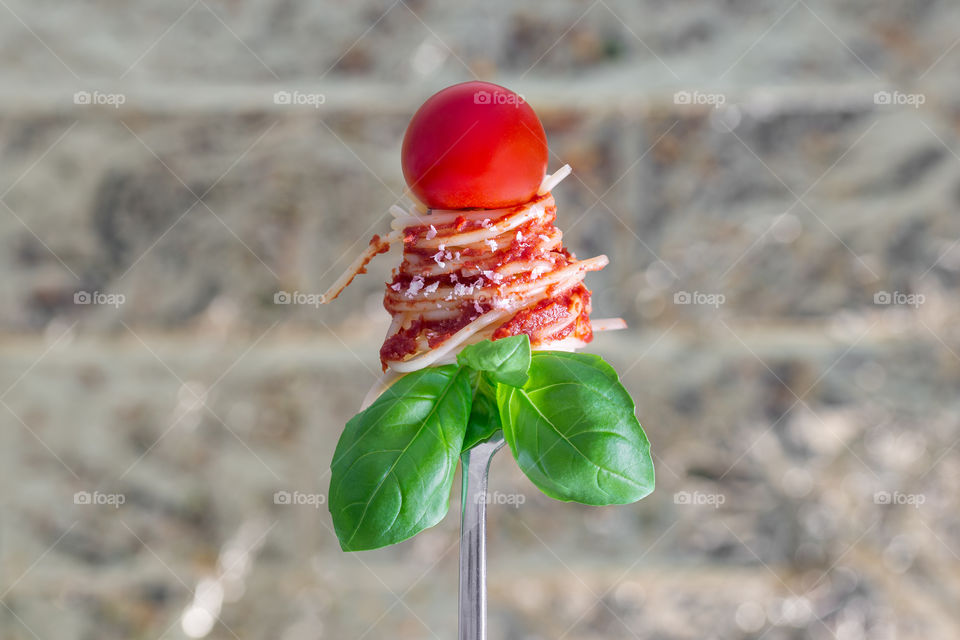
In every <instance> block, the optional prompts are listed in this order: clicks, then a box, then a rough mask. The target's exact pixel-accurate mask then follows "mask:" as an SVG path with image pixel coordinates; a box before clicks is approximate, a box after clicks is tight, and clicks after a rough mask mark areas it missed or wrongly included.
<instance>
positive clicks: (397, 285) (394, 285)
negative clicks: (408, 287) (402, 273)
mask: <svg viewBox="0 0 960 640" xmlns="http://www.w3.org/2000/svg"><path fill="white" fill-rule="evenodd" d="M390 288H391V289H393V290H394V291H400V283H399V282H394V283H393V284H392V285H390Z"/></svg>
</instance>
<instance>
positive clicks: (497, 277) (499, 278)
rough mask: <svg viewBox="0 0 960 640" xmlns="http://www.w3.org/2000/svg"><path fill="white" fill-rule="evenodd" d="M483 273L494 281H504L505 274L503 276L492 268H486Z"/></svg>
mask: <svg viewBox="0 0 960 640" xmlns="http://www.w3.org/2000/svg"><path fill="white" fill-rule="evenodd" d="M483 275H484V276H485V277H486V278H487V280H491V281H493V282H502V281H503V276H502V275H500V274H499V273H497V272H496V271H492V270H490V269H485V270H484V271H483Z"/></svg>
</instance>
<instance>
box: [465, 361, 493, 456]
mask: <svg viewBox="0 0 960 640" xmlns="http://www.w3.org/2000/svg"><path fill="white" fill-rule="evenodd" d="M473 375H474V381H473V406H472V407H471V408H470V419H469V421H468V422H467V433H466V435H465V436H464V437H463V450H464V451H466V450H467V449H471V448H473V447H474V446H476V445H478V444H480V443H481V442H483V441H484V440H488V439H489V438H491V437H493V435H494V434H495V433H496V432H497V431H499V430H500V410H499V409H498V408H497V390H496V384H497V383H495V382H491V381H490V380H489V378H488V377H487V375H486V374H485V373H481V372H474V374H473Z"/></svg>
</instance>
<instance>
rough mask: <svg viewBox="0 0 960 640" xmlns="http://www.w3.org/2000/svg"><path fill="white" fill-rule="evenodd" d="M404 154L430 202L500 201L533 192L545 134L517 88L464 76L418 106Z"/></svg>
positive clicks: (412, 181) (414, 182) (486, 204)
mask: <svg viewBox="0 0 960 640" xmlns="http://www.w3.org/2000/svg"><path fill="white" fill-rule="evenodd" d="M401 159H402V163H403V177H404V178H405V179H406V181H407V185H408V186H409V187H410V191H412V192H413V194H414V195H416V196H417V197H418V198H419V199H420V200H421V201H423V202H424V203H425V204H426V205H427V206H428V207H430V208H432V209H471V208H482V209H497V208H501V207H510V206H513V205H517V204H522V203H524V202H527V201H528V200H530V199H531V198H533V197H534V196H535V195H536V193H537V188H538V187H539V186H540V182H541V181H542V180H543V176H544V173H545V172H546V170H547V137H546V135H545V134H544V132H543V125H542V124H540V119H539V118H537V114H536V113H534V112H533V109H532V108H531V107H530V105H529V104H527V103H526V102H525V101H524V100H523V98H521V97H520V96H518V95H517V94H515V93H514V92H513V91H510V90H509V89H505V88H503V87H501V86H499V85H495V84H491V83H489V82H464V83H462V84H455V85H453V86H452V87H447V88H446V89H444V90H442V91H440V92H439V93H435V94H434V95H433V96H431V97H430V99H429V100H427V101H426V102H425V103H423V106H421V107H420V108H419V109H418V110H417V112H416V113H415V114H414V115H413V119H412V120H411V121H410V125H409V126H408V127H407V133H406V135H404V137H403V149H402V152H401Z"/></svg>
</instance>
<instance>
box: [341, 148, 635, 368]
mask: <svg viewBox="0 0 960 640" xmlns="http://www.w3.org/2000/svg"><path fill="white" fill-rule="evenodd" d="M569 172H570V167H569V166H567V165H565V166H564V167H563V168H562V169H560V170H559V171H557V172H556V173H554V174H553V175H551V176H547V177H545V178H544V180H543V183H542V184H541V187H540V190H539V192H538V194H537V195H536V196H535V197H534V198H533V199H532V200H531V201H529V202H527V203H525V204H522V205H519V206H515V207H510V208H506V209H467V210H455V211H442V210H423V209H416V208H413V209H410V210H404V209H402V208H400V207H396V206H395V207H392V208H391V214H393V217H394V218H393V221H392V224H391V226H392V229H393V231H392V232H391V233H390V234H388V235H387V236H385V237H383V238H381V237H379V236H374V237H373V239H372V240H371V242H370V245H369V246H368V247H367V249H366V250H365V251H364V252H363V253H362V254H361V255H360V256H358V257H357V259H356V260H355V261H354V263H353V264H352V265H351V266H350V267H349V268H348V269H347V271H346V272H345V273H344V274H343V275H342V276H341V277H340V278H338V279H337V280H336V282H334V284H333V286H331V287H330V290H329V291H328V292H327V293H326V294H324V299H323V301H324V302H329V301H330V300H333V299H334V298H336V297H337V296H338V295H339V294H340V292H342V291H343V289H344V288H346V286H347V285H348V284H349V283H350V282H351V281H352V280H353V278H354V277H355V276H356V275H357V274H359V273H363V272H364V271H365V267H366V265H367V263H368V262H369V261H370V260H371V259H372V258H373V257H374V256H376V255H377V254H379V253H383V252H385V251H387V250H388V249H389V247H390V245H391V244H392V243H395V242H400V241H402V242H403V262H402V263H401V265H400V267H399V268H398V269H395V270H394V272H393V278H392V280H391V281H390V282H389V283H387V285H386V290H385V295H384V301H383V305H384V307H385V308H386V309H387V311H389V312H390V315H391V317H392V322H391V325H390V328H389V330H388V331H387V336H386V338H385V340H384V343H383V346H382V347H381V349H380V361H381V364H382V366H383V369H384V371H387V370H388V369H389V370H390V371H392V372H396V373H407V372H410V371H416V370H418V369H422V368H423V367H427V366H430V365H433V364H438V363H442V362H448V361H450V360H451V359H452V358H453V357H455V354H456V352H457V351H458V348H462V347H463V346H464V345H466V344H470V343H473V342H478V341H480V340H484V339H487V338H491V339H497V338H503V337H507V336H512V335H519V334H527V335H528V336H529V337H530V343H531V346H532V347H533V348H535V349H537V348H539V349H545V348H552V349H566V350H572V349H575V348H578V347H582V346H583V345H585V344H586V343H588V342H590V341H591V340H592V338H593V330H594V327H592V326H591V323H590V311H591V306H590V291H589V290H588V289H587V288H586V287H585V286H584V284H583V280H584V277H585V275H586V273H587V272H588V271H598V270H600V269H602V268H603V267H604V266H606V264H607V262H608V261H607V257H606V256H604V255H600V256H596V257H594V258H589V259H586V260H577V259H576V256H574V255H573V254H572V253H571V252H570V251H568V250H567V249H565V248H564V247H563V244H562V236H563V234H562V232H561V231H560V230H559V229H557V228H556V226H555V225H554V221H555V220H556V212H557V210H556V205H555V203H554V200H553V196H552V195H551V194H550V190H551V189H552V188H553V187H554V186H556V184H557V183H558V182H559V181H560V180H562V179H563V178H564V177H566V176H567V175H568V174H569ZM623 326H625V325H624V324H623V321H622V320H619V319H614V320H608V321H602V326H601V325H600V324H599V323H598V326H597V327H596V328H597V329H598V330H599V329H601V328H603V329H615V328H622V327H623Z"/></svg>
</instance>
